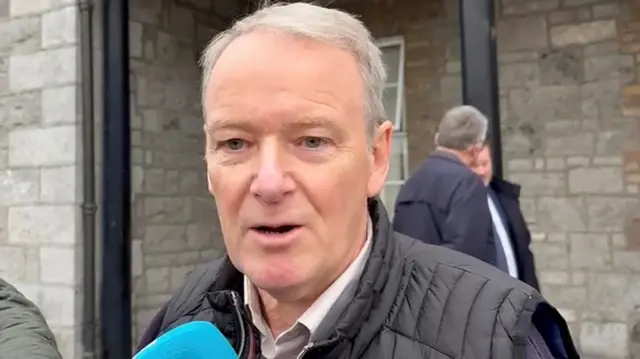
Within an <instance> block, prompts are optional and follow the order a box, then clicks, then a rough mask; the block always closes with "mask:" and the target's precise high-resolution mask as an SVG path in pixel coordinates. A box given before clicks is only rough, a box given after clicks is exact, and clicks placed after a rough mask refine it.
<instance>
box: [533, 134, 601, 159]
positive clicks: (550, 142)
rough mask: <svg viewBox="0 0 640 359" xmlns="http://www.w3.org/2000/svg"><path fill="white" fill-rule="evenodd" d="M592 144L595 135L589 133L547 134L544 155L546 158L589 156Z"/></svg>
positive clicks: (591, 151)
mask: <svg viewBox="0 0 640 359" xmlns="http://www.w3.org/2000/svg"><path fill="white" fill-rule="evenodd" d="M552 136H553V137H552ZM594 143H595V134H594V133H591V132H583V133H575V134H557V135H555V136H554V135H552V134H547V137H546V138H545V150H544V153H545V155H547V156H568V155H591V154H593V149H594V148H593V147H594Z"/></svg>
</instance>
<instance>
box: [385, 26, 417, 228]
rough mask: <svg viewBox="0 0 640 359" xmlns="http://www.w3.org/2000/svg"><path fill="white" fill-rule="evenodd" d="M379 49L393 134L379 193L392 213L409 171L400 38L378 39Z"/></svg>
mask: <svg viewBox="0 0 640 359" xmlns="http://www.w3.org/2000/svg"><path fill="white" fill-rule="evenodd" d="M377 43H378V47H379V48H380V50H381V51H382V60H383V61H384V64H385V66H386V67H387V73H388V76H387V83H386V84H385V87H384V97H383V102H384V108H385V110H386V112H387V115H388V116H389V120H390V121H392V122H393V128H394V133H393V138H392V140H391V149H392V150H391V159H390V163H389V175H388V176H387V182H386V183H385V187H384V189H383V191H382V193H381V195H380V198H381V199H382V202H383V203H384V204H385V206H386V207H387V210H388V211H389V215H390V216H391V217H393V209H394V206H395V203H396V197H397V195H398V191H399V190H400V187H401V186H402V185H403V184H404V181H405V180H406V178H407V177H408V175H409V170H408V148H407V136H406V132H405V120H406V104H405V97H404V40H403V39H402V38H401V37H393V38H386V39H380V40H378V42H377Z"/></svg>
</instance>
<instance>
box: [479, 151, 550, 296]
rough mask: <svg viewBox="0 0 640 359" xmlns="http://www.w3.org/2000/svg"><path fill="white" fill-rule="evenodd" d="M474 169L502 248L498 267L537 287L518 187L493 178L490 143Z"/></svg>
mask: <svg viewBox="0 0 640 359" xmlns="http://www.w3.org/2000/svg"><path fill="white" fill-rule="evenodd" d="M473 171H474V172H475V173H476V174H478V175H479V176H480V178H481V179H482V182H484V184H485V185H486V186H487V189H488V194H487V202H488V204H489V211H490V212H491V219H492V221H493V228H494V238H495V239H496V245H500V246H501V248H502V253H499V254H502V255H501V256H500V257H499V258H498V260H497V262H498V263H499V265H498V268H500V269H502V270H504V271H505V272H507V273H509V274H510V275H511V276H512V277H514V278H519V279H520V280H521V281H523V282H525V283H527V284H529V285H530V286H532V287H534V288H536V289H537V290H540V286H539V284H538V278H537V276H536V267H535V262H534V260H533V254H532V253H531V250H530V249H529V245H531V234H530V233H529V229H528V228H527V222H526V221H525V219H524V216H523V215H522V211H521V210H520V186H518V185H517V184H515V183H511V182H509V181H506V180H503V179H501V178H497V177H494V175H493V163H492V161H491V152H490V149H489V146H485V147H484V149H483V150H482V151H481V152H480V154H479V155H478V160H477V161H476V163H475V166H474V167H473Z"/></svg>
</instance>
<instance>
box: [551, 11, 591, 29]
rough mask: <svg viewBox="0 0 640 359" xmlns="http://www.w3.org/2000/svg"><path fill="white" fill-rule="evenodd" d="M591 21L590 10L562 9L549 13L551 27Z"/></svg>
mask: <svg viewBox="0 0 640 359" xmlns="http://www.w3.org/2000/svg"><path fill="white" fill-rule="evenodd" d="M589 20H591V11H590V9H589V8H574V9H560V10H555V11H552V12H550V13H549V24H550V25H561V24H569V23H576V22H584V21H589Z"/></svg>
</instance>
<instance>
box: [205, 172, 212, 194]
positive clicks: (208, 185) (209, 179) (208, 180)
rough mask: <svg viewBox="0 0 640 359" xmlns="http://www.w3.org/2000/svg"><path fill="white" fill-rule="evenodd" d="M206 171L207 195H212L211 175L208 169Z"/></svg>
mask: <svg viewBox="0 0 640 359" xmlns="http://www.w3.org/2000/svg"><path fill="white" fill-rule="evenodd" d="M206 171H207V188H208V189H209V193H211V194H213V183H211V174H210V173H209V169H208V168H207V169H206Z"/></svg>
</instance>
